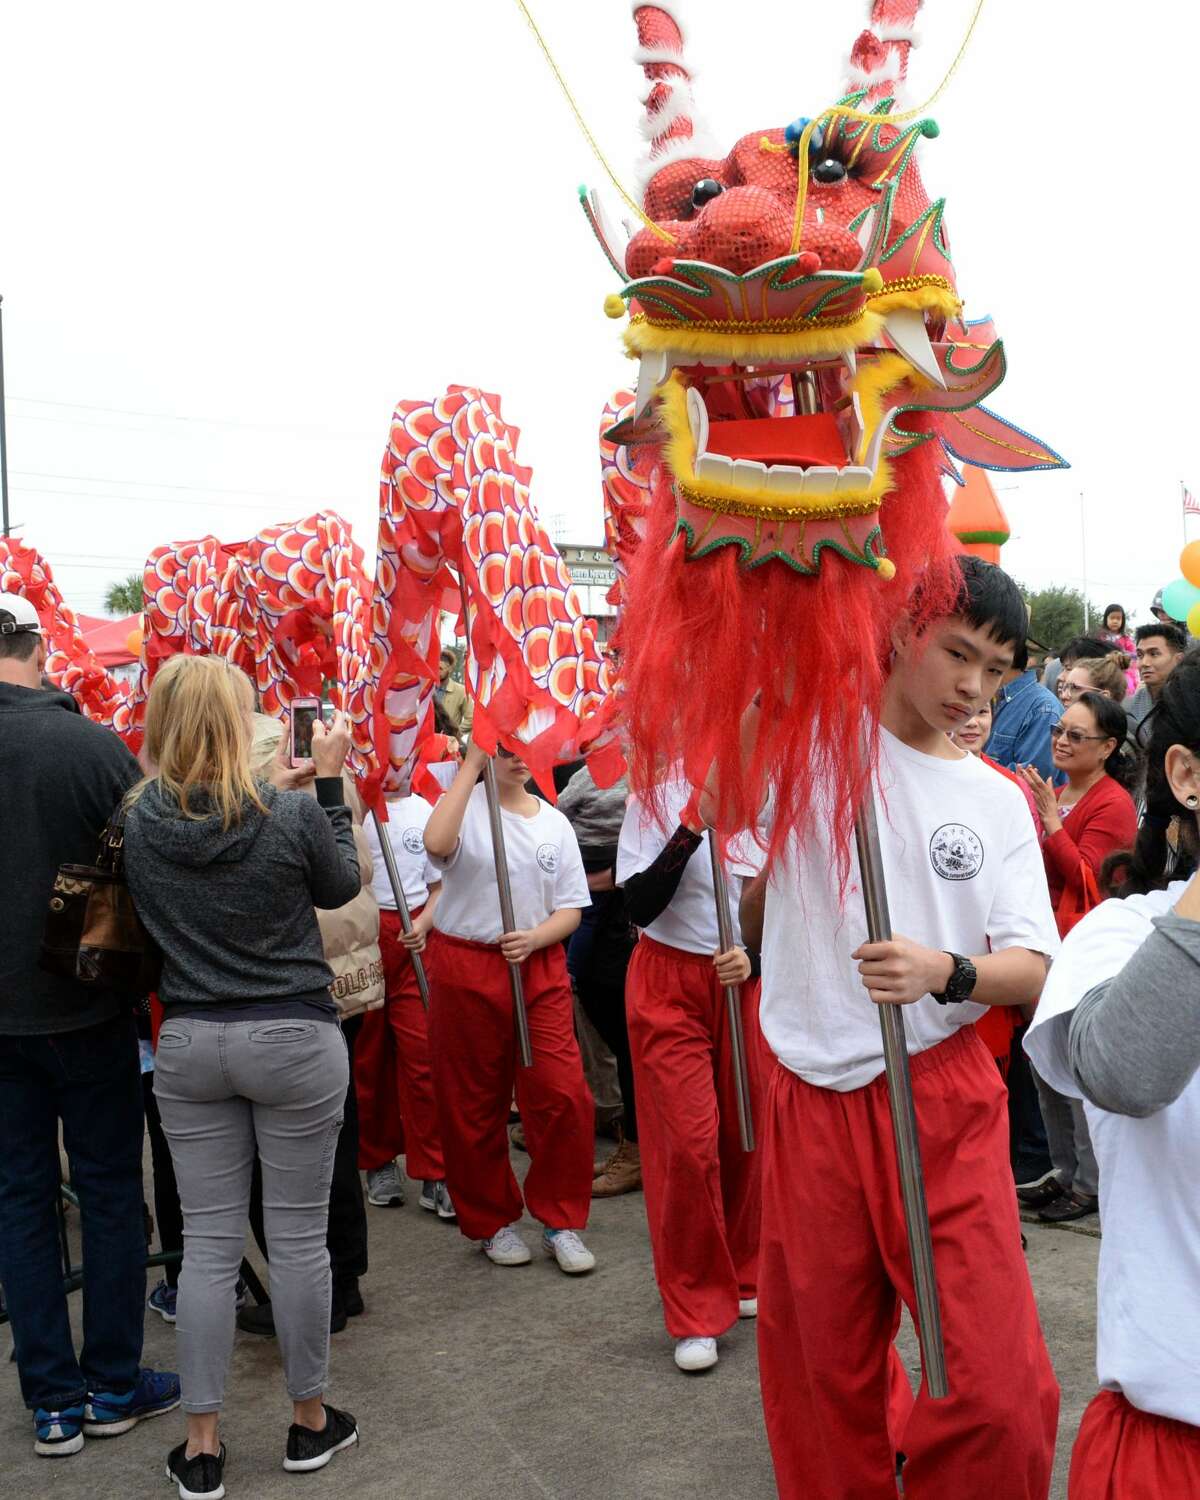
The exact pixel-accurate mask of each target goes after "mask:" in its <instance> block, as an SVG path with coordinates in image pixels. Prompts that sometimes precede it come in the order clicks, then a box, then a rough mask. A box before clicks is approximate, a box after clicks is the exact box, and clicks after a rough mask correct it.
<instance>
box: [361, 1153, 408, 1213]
mask: <svg viewBox="0 0 1200 1500" xmlns="http://www.w3.org/2000/svg"><path fill="white" fill-rule="evenodd" d="M367 1202H368V1203H370V1204H372V1205H373V1206H374V1207H375V1208H399V1207H400V1206H401V1205H402V1204H403V1202H404V1184H403V1183H402V1182H401V1181H400V1169H399V1167H397V1165H396V1163H395V1162H394V1161H389V1162H385V1163H384V1164H383V1166H382V1167H372V1168H371V1170H370V1171H369V1172H368V1173H367Z"/></svg>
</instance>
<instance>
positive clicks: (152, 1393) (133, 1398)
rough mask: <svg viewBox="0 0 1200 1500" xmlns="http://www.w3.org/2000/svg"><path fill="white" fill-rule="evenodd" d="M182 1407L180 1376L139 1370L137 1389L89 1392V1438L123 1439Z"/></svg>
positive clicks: (86, 1427)
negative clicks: (145, 1422) (152, 1419)
mask: <svg viewBox="0 0 1200 1500" xmlns="http://www.w3.org/2000/svg"><path fill="white" fill-rule="evenodd" d="M178 1405H179V1376H178V1375H173V1374H170V1373H169V1372H167V1371H165V1370H139V1371H138V1382H137V1385H136V1386H134V1388H133V1390H131V1391H125V1392H124V1393H123V1394H121V1395H117V1394H116V1392H114V1391H89V1392H88V1398H87V1403H86V1405H85V1406H84V1408H83V1430H84V1432H85V1433H86V1434H87V1435H88V1437H94V1438H107V1437H120V1435H121V1433H123V1432H128V1431H129V1429H130V1428H131V1427H136V1426H137V1424H138V1423H139V1422H141V1421H143V1420H145V1418H146V1417H160V1416H162V1414H163V1412H165V1411H174V1410H175V1408H176V1407H177V1406H178Z"/></svg>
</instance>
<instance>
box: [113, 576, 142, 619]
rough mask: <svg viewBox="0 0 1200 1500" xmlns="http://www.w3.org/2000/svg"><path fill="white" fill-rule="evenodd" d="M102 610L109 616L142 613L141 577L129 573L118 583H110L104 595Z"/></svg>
mask: <svg viewBox="0 0 1200 1500" xmlns="http://www.w3.org/2000/svg"><path fill="white" fill-rule="evenodd" d="M104 608H105V609H106V610H107V611H108V613H109V614H110V615H117V616H120V615H140V614H141V612H142V575H141V574H140V573H130V575H129V577H128V578H123V579H122V580H121V581H120V582H119V583H110V584H109V586H108V590H107V592H106V593H105V595H104Z"/></svg>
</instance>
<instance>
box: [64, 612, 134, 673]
mask: <svg viewBox="0 0 1200 1500" xmlns="http://www.w3.org/2000/svg"><path fill="white" fill-rule="evenodd" d="M76 618H77V619H78V621H79V630H80V633H81V634H82V636H83V638H84V640H85V641H86V642H87V644H88V645H89V646H90V647H91V649H92V650H93V651H94V652H95V653H96V655H97V657H98V658H99V660H100V663H101V665H102V666H105V667H123V666H127V665H129V664H130V663H131V662H135V661H137V656H136V655H135V654H134V653H133V652H132V651H130V649H129V647H128V646H127V645H126V644H125V642H126V641H127V640H128V638H129V634H130V632H131V631H134V630H137V629H138V628H139V626H140V625H141V623H142V617H141V615H126V616H125V618H124V619H123V620H108V619H105V618H103V617H102V616H97V615H77V616H76Z"/></svg>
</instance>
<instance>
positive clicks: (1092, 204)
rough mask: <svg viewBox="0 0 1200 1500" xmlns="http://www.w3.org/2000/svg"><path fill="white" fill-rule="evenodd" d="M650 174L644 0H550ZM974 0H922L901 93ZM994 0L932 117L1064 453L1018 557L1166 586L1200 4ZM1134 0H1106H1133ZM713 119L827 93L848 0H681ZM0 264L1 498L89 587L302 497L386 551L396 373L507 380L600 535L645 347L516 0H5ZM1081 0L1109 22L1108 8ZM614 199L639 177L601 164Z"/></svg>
mask: <svg viewBox="0 0 1200 1500" xmlns="http://www.w3.org/2000/svg"><path fill="white" fill-rule="evenodd" d="M531 8H532V9H533V10H534V12H535V14H536V15H537V16H538V17H539V19H540V20H541V22H542V24H543V29H544V31H545V32H546V35H547V37H548V39H549V41H550V44H551V46H552V48H553V49H554V51H555V53H556V55H557V57H558V60H559V63H560V65H561V66H562V68H563V71H564V73H565V74H566V76H567V78H568V80H569V82H570V84H571V87H572V89H573V90H574V92H575V94H576V96H577V98H578V100H579V102H580V104H581V106H582V108H583V110H584V113H585V115H586V116H587V118H588V120H589V122H590V124H591V125H592V128H593V130H594V131H595V133H596V135H597V136H598V138H599V139H600V141H601V143H602V144H603V146H604V148H605V150H606V152H607V153H608V155H609V156H610V158H611V160H612V162H613V164H614V166H615V167H616V169H617V170H618V172H619V173H620V174H621V175H623V176H624V178H625V179H626V181H628V179H629V177H630V176H631V175H632V173H631V168H632V163H633V160H634V158H635V156H636V154H637V146H638V142H639V139H640V138H639V137H638V135H637V130H636V123H637V119H638V116H639V107H638V103H637V100H638V98H639V89H640V84H641V72H640V69H636V68H635V67H634V66H633V64H632V62H631V60H630V59H631V53H632V48H633V45H634V37H633V26H632V21H631V19H630V15H629V9H630V7H629V3H628V0H590V3H584V0H532V5H531ZM972 8H973V0H927V3H926V6H925V10H924V12H923V16H922V26H921V29H922V36H923V45H922V48H921V50H920V51H919V52H918V54H917V56H916V58H915V60H914V65H913V79H912V83H913V88H912V92H913V96H914V98H915V99H916V100H921V99H924V98H925V97H926V95H927V94H928V93H929V92H930V90H931V89H932V88H933V86H934V85H935V84H936V82H937V81H938V80H939V79H940V78H941V76H942V74H943V72H944V71H945V68H946V66H947V65H948V63H949V61H950V59H951V58H952V56H953V55H954V52H955V51H956V50H957V47H958V45H959V42H960V40H961V37H962V33H963V29H964V27H965V25H966V22H967V19H968V17H969V13H970V11H971V10H972ZM1108 9H1109V8H1108V7H1098V6H1096V5H1095V4H1094V3H1084V0H1053V3H1049V0H990V3H989V4H988V5H987V6H986V7H985V10H984V15H983V20H982V22H981V25H980V28H979V30H978V32H977V34H976V38H975V42H974V45H973V46H972V48H971V50H970V51H969V53H968V55H967V57H966V60H965V62H964V64H963V66H962V68H961V69H960V71H959V73H958V74H957V76H956V77H955V79H954V80H953V82H952V83H951V85H950V88H949V90H948V92H947V93H946V94H945V95H944V96H943V98H942V99H940V100H939V101H938V102H937V104H936V105H935V106H934V107H933V109H932V111H931V112H932V113H933V115H934V117H935V118H936V119H937V120H938V122H939V123H940V125H941V127H942V134H941V136H940V138H939V139H938V140H936V141H932V142H929V143H927V144H925V145H924V147H923V148H922V150H923V156H922V167H923V173H924V178H925V182H926V184H927V186H928V188H929V190H930V194H931V196H939V195H942V194H945V195H946V196H947V197H948V199H949V206H948V222H949V225H950V230H951V235H952V244H953V246H954V253H955V261H956V265H957V270H958V279H959V287H960V291H961V292H962V294H963V295H964V297H965V299H966V303H967V311H968V314H969V315H971V316H980V315H982V314H984V313H987V312H990V313H992V314H993V315H994V316H995V318H996V321H997V326H998V328H999V330H1000V333H1001V334H1002V336H1003V337H1004V339H1005V344H1006V347H1007V350H1008V356H1009V365H1010V369H1009V375H1008V379H1007V380H1006V382H1005V383H1004V385H1003V386H1001V388H1000V389H999V391H997V392H996V394H995V395H994V396H993V397H992V398H991V401H990V404H991V405H992V406H993V407H994V408H995V409H996V410H997V411H999V412H1000V413H1001V414H1002V415H1004V416H1006V417H1008V418H1010V419H1011V420H1013V421H1015V422H1017V423H1018V424H1020V425H1022V426H1025V427H1028V428H1029V429H1031V430H1032V431H1034V432H1036V433H1037V434H1038V435H1039V436H1041V437H1043V438H1045V439H1046V440H1047V441H1048V442H1049V443H1050V444H1051V445H1052V446H1054V447H1055V448H1057V449H1058V450H1059V451H1060V452H1061V453H1063V454H1064V455H1066V456H1067V457H1068V458H1069V459H1070V460H1071V462H1072V464H1073V468H1072V469H1071V470H1070V471H1069V472H1067V473H1065V474H1036V475H1032V476H1030V477H1029V478H1026V479H1021V480H1018V479H1016V478H1015V477H1013V476H1008V475H999V476H996V483H997V485H998V486H999V487H1000V490H1001V499H1002V501H1003V503H1004V504H1005V506H1006V508H1007V510H1008V513H1009V517H1010V520H1011V523H1012V529H1013V541H1012V542H1011V543H1010V545H1009V547H1008V548H1007V549H1006V552H1005V561H1006V564H1007V566H1008V567H1009V568H1010V570H1011V571H1012V572H1013V573H1015V574H1016V575H1017V576H1018V577H1019V578H1021V579H1022V580H1023V581H1025V582H1026V583H1029V584H1032V585H1042V584H1046V583H1050V582H1060V583H1069V584H1073V585H1077V586H1078V585H1080V584H1081V583H1082V581H1083V573H1084V564H1083V554H1082V548H1081V526H1080V495H1081V493H1082V495H1083V497H1084V506H1085V508H1086V514H1087V571H1088V578H1089V581H1090V591H1091V594H1092V597H1093V599H1094V600H1095V601H1096V602H1097V603H1098V604H1105V603H1107V602H1108V601H1109V599H1110V598H1119V599H1120V600H1121V601H1122V602H1124V603H1125V604H1126V605H1127V607H1128V608H1129V610H1130V612H1131V614H1136V615H1138V616H1140V618H1142V619H1145V618H1146V617H1147V611H1148V606H1149V601H1150V597H1151V595H1152V594H1153V592H1154V590H1155V589H1156V588H1157V587H1159V586H1160V585H1162V584H1164V583H1166V582H1168V581H1169V580H1170V579H1172V578H1173V577H1175V576H1176V575H1177V572H1178V567H1177V559H1178V552H1179V548H1180V545H1181V542H1182V523H1181V514H1180V496H1179V481H1180V480H1181V479H1185V480H1187V481H1188V482H1189V483H1190V484H1191V485H1192V486H1193V487H1194V488H1195V489H1196V490H1197V492H1198V493H1200V425H1198V423H1197V420H1196V415H1195V406H1196V401H1195V384H1196V377H1195V374H1194V371H1193V360H1192V356H1193V353H1194V349H1195V344H1196V338H1195V335H1196V331H1197V315H1196V312H1195V310H1194V309H1195V294H1194V285H1193V282H1192V277H1193V275H1194V274H1195V269H1194V261H1195V249H1194V232H1195V223H1196V208H1195V195H1194V188H1193V183H1194V180H1195V175H1196V165H1195V154H1194V153H1195V148H1194V146H1193V144H1192V143H1193V141H1194V139H1195V122H1194V119H1193V117H1192V112H1191V111H1189V109H1188V101H1189V98H1190V97H1191V96H1193V95H1194V92H1195V91H1194V88H1193V87H1191V86H1188V85H1187V84H1186V81H1185V82H1184V83H1183V84H1181V86H1179V87H1177V88H1174V89H1168V88H1165V87H1164V84H1163V79H1164V75H1165V74H1166V73H1167V71H1168V65H1169V63H1170V62H1171V60H1172V59H1181V60H1183V61H1185V62H1186V61H1188V60H1190V59H1194V58H1196V57H1197V56H1200V20H1198V14H1197V13H1198V8H1197V7H1196V6H1194V5H1186V6H1180V5H1172V6H1167V5H1164V4H1157V5H1156V4H1153V3H1150V4H1146V5H1143V6H1141V7H1140V8H1130V9H1125V8H1122V11H1121V17H1122V19H1121V21H1120V23H1119V24H1117V23H1116V22H1115V20H1114V21H1112V22H1110V21H1107V20H1103V19H1101V12H1102V11H1107V10H1108ZM1112 10H1113V11H1115V10H1116V7H1115V6H1114V7H1112ZM689 14H690V15H691V16H692V18H693V20H692V26H691V38H690V49H689V50H690V54H691V57H692V60H693V62H694V63H695V65H696V67H697V69H698V71H699V74H700V76H699V78H698V80H697V86H696V87H697V94H698V96H699V99H700V102H701V107H702V109H703V112H704V113H705V115H706V116H707V118H708V120H709V123H710V125H711V127H712V129H713V130H714V132H715V133H716V135H717V137H718V139H720V140H723V141H726V142H727V143H729V144H732V142H733V141H734V139H736V137H737V136H739V135H741V134H743V133H745V132H746V131H749V130H755V129H763V128H766V127H769V126H772V125H782V124H784V123H786V122H787V121H789V120H791V119H793V118H794V117H796V116H797V115H800V114H814V113H816V112H817V110H819V109H820V107H821V106H822V105H824V104H827V103H829V102H832V100H833V99H834V98H835V97H836V95H837V93H838V84H839V82H840V79H841V76H842V74H841V63H842V60H843V58H844V57H845V55H846V54H847V52H848V49H849V46H850V43H851V42H852V40H853V38H854V36H855V35H856V34H857V32H858V30H859V29H860V27H861V25H862V23H863V18H864V16H865V14H866V5H865V4H864V3H863V0H826V3H824V4H821V5H815V4H813V5H802V4H796V3H788V4H783V3H779V0H738V3H737V4H736V5H730V4H726V3H718V0H691V4H690V6H689ZM3 15H4V20H3V37H4V43H3V50H2V53H0V138H2V139H3V141H4V142H5V153H4V155H5V165H4V171H3V174H2V176H0V224H2V227H3V232H2V234H0V292H2V293H3V296H4V335H5V366H6V371H5V373H6V381H7V387H8V438H9V478H10V491H11V510H12V515H13V519H14V521H20V522H23V526H22V528H21V529H22V534H23V535H24V537H25V539H26V540H27V541H28V542H30V543H32V544H33V545H35V546H37V547H38V548H39V549H40V550H41V551H42V552H43V553H44V554H45V555H46V556H47V557H48V558H49V559H50V561H51V564H52V565H53V567H54V569H55V573H56V576H57V577H58V578H59V580H60V582H61V584H62V586H63V590H64V593H65V594H66V597H67V599H68V602H69V603H71V604H72V605H73V606H74V607H75V608H77V609H81V610H83V611H85V612H88V613H95V612H98V608H99V604H100V599H101V596H102V594H103V591H104V588H105V586H106V584H107V583H109V582H110V581H111V580H113V579H115V578H118V577H121V576H123V575H124V574H126V573H128V572H130V571H134V570H139V569H140V567H141V564H142V561H143V560H144V558H145V556H146V553H147V552H148V551H149V549H150V548H151V547H153V546H154V545H156V544H158V543H160V542H163V541H168V540H180V539H184V538H188V537H194V536H199V535H202V534H204V533H207V532H211V533H213V534H215V535H216V536H218V537H220V538H221V539H223V540H234V539H238V538H241V537H244V536H247V535H249V534H252V533H253V532H254V531H255V530H257V529H258V528H259V527H260V526H263V525H268V524H270V523H272V522H277V521H283V520H288V519H294V518H296V517H299V516H301V515H305V514H309V513H311V512H312V511H313V510H316V509H318V508H323V507H328V508H334V509H337V510H339V511H340V512H341V513H342V514H343V515H345V516H346V517H347V518H348V519H349V520H350V521H351V523H352V524H353V527H354V530H355V534H356V535H357V536H358V538H359V539H360V541H361V542H362V543H363V545H364V547H365V548H366V550H367V552H368V553H372V552H373V539H374V531H375V520H376V508H377V496H378V472H379V459H380V454H381V452H382V449H383V445H384V442H385V440H386V436H387V426H388V419H389V417H390V414H391V410H392V407H393V405H394V403H395V402H396V400H398V399H399V398H401V397H422V396H432V395H433V394H435V393H437V392H438V391H440V390H442V389H443V388H444V387H445V386H446V384H447V383H451V382H457V383H464V384H467V383H470V384H478V385H482V386H484V387H486V388H488V389H491V390H495V391H498V392H499V393H500V394H501V395H502V396H503V398H504V409H505V413H506V415H507V416H508V417H509V419H510V420H511V421H514V422H515V423H517V424H518V425H519V426H520V427H521V428H522V431H523V436H522V443H521V457H522V459H523V461H524V462H526V463H529V464H532V466H533V468H534V487H533V495H534V500H535V503H536V505H537V506H538V509H539V511H540V512H541V514H542V516H543V518H544V519H546V521H547V523H548V524H552V523H553V518H555V517H563V518H565V520H564V522H563V524H564V525H565V535H566V538H567V539H568V540H572V541H580V542H595V541H598V540H599V539H600V536H601V512H600V498H599V496H600V491H599V479H598V464H597V457H596V428H597V423H598V419H599V413H600V409H601V407H602V405H603V402H604V401H605V399H606V397H607V396H608V395H609V394H610V393H611V392H612V391H613V390H614V389H615V388H616V387H617V386H619V385H620V384H622V383H623V382H625V381H627V380H628V379H629V378H630V376H629V372H630V371H631V369H632V366H630V365H629V364H628V363H627V361H625V359H624V358H623V355H622V353H621V350H620V346H619V341H618V332H619V325H617V324H614V323H611V322H609V321H608V320H607V319H606V318H605V317H604V316H603V313H602V311H601V303H602V301H603V299H604V296H605V294H606V293H608V292H610V291H613V290H615V288H616V285H617V282H616V278H615V277H614V275H613V273H612V271H611V270H610V269H609V268H608V266H607V265H606V263H605V261H604V260H603V258H602V257H601V255H600V252H599V249H598V248H597V247H596V245H595V243H594V242H593V240H592V238H591V234H590V231H589V230H588V228H587V226H586V223H585V221H584V219H583V216H582V214H581V213H580V210H579V207H578V204H577V201H576V187H577V185H578V184H579V183H581V182H586V183H589V184H592V185H600V184H601V179H602V174H601V170H600V168H599V166H598V165H597V163H596V162H595V161H594V159H593V158H592V156H591V154H590V152H589V150H588V148H587V146H586V144H585V142H584V141H583V139H582V138H581V136H580V135H579V133H578V131H577V130H576V128H575V126H574V124H573V122H572V120H571V117H570V115H569V113H568V111H567V109H566V106H565V104H564V102H563V100H562V98H561V97H560V95H559V93H558V91H557V87H556V85H555V83H554V81H553V79H552V78H551V76H550V75H549V73H548V70H547V68H546V66H545V64H544V62H543V61H542V58H541V56H540V54H539V53H538V51H537V49H536V46H535V44H534V42H533V39H532V37H531V36H530V35H529V33H528V31H527V29H526V27H525V25H524V22H523V21H522V19H521V16H520V13H519V11H518V10H517V7H516V6H515V4H513V3H512V0H454V3H451V0H421V3H418V0H390V3H386V4H384V3H375V0H342V3H340V4H339V5H338V6H336V7H334V6H329V5H328V4H324V3H323V4H320V5H316V4H310V3H306V0H291V3H288V4H286V5H285V4H282V3H274V0H271V3H262V0H239V3H237V4H231V3H227V0H209V3H207V4H205V5H204V6H202V7H195V6H183V5H181V4H177V3H173V0H156V3H153V4H133V3H124V0H112V3H109V4H107V5H104V6H99V5H96V4H94V3H88V4H80V3H57V4H42V5H30V4H18V3H16V0H8V4H6V5H5V7H4V12H3ZM1089 24H1090V25H1091V27H1092V28H1093V29H1091V30H1088V29H1086V28H1087V27H1088V25H1089ZM608 200H609V203H610V206H611V208H612V209H613V210H614V216H615V217H616V216H618V215H616V213H615V211H616V210H617V208H618V205H617V203H616V201H615V199H614V197H613V195H612V193H611V191H609V193H608Z"/></svg>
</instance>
